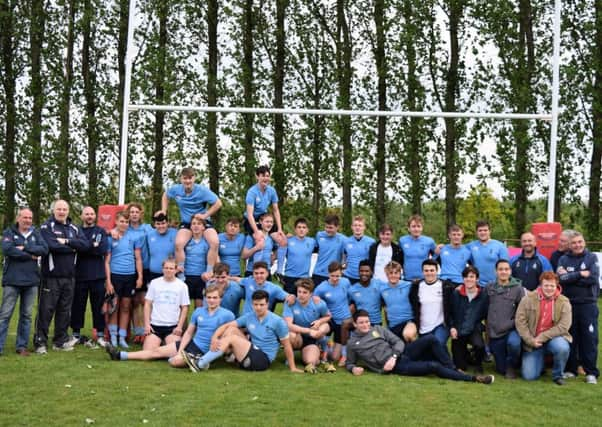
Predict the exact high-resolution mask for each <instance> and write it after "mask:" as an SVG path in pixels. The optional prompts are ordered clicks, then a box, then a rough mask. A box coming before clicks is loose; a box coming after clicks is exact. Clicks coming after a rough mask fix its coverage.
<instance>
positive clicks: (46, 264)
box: [34, 200, 90, 354]
mask: <svg viewBox="0 0 602 427" xmlns="http://www.w3.org/2000/svg"><path fill="white" fill-rule="evenodd" d="M40 231H41V234H42V237H43V238H44V240H46V243H47V244H48V249H49V252H48V255H45V256H44V257H42V286H41V287H40V297H39V300H38V316H37V318H36V333H35V336H34V346H35V351H36V353H38V354H46V353H47V351H48V350H47V345H48V328H49V326H50V322H51V320H52V318H53V317H55V319H54V338H53V344H54V345H53V347H52V348H53V349H54V350H64V351H69V350H73V346H74V345H75V344H76V343H77V342H78V339H77V338H69V336H68V335H67V328H68V327H69V322H70V320H71V305H72V304H73V293H74V291H75V261H76V259H77V251H85V250H87V249H88V247H89V246H90V241H89V240H88V239H87V238H86V236H85V235H84V233H83V231H82V230H81V229H80V228H79V227H77V226H75V225H74V224H73V223H72V222H71V218H69V204H68V203H67V202H66V201H65V200H57V201H55V202H54V203H53V204H52V215H51V216H50V218H48V220H47V221H46V222H45V223H44V224H42V226H41V227H40Z"/></svg>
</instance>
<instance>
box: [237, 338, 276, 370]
mask: <svg viewBox="0 0 602 427" xmlns="http://www.w3.org/2000/svg"><path fill="white" fill-rule="evenodd" d="M238 366H240V369H244V370H245V371H265V370H266V369H268V368H269V367H270V359H268V356H267V355H266V354H265V353H264V352H263V351H261V350H260V349H259V348H258V347H256V346H255V345H254V344H251V348H250V349H249V352H248V353H247V355H246V356H245V358H244V359H243V360H242V361H240V362H238Z"/></svg>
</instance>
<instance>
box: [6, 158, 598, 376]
mask: <svg viewBox="0 0 602 427" xmlns="http://www.w3.org/2000/svg"><path fill="white" fill-rule="evenodd" d="M256 177H257V184H255V185H254V186H252V187H251V188H250V189H249V190H248V192H247V195H246V199H245V204H246V211H245V212H244V214H243V218H242V221H241V219H239V218H229V219H228V220H227V221H226V224H225V230H224V232H222V233H219V234H218V232H217V231H216V229H215V228H214V226H213V224H212V223H211V216H212V215H215V213H216V212H217V211H218V210H219V209H220V208H221V206H222V202H221V200H220V199H219V198H218V196H217V195H216V194H215V193H214V192H212V191H211V190H209V189H208V188H207V187H205V186H203V185H200V184H197V183H195V171H194V169H192V168H185V169H183V170H182V173H181V177H180V180H181V183H180V184H176V185H173V186H171V187H169V188H168V189H166V191H165V193H164V194H163V197H162V203H161V204H162V207H161V210H159V211H157V212H155V213H154V215H153V218H152V226H151V225H150V224H145V223H144V222H143V217H144V212H143V207H142V205H141V204H139V203H130V204H128V205H127V207H126V209H124V210H123V211H121V212H119V213H117V214H116V218H115V226H114V228H113V229H111V230H110V231H105V230H104V229H103V228H101V227H99V226H98V225H97V224H96V212H95V210H94V209H93V208H92V207H89V206H87V207H84V208H83V210H82V212H81V225H75V224H74V223H72V221H71V218H70V216H69V204H68V203H67V202H66V201H64V200H57V201H55V202H54V203H53V205H52V214H51V216H50V218H49V219H48V220H47V221H46V222H44V223H43V224H42V225H41V226H40V227H39V228H36V227H34V226H33V216H32V212H31V210H29V209H28V208H21V209H20V210H19V211H18V213H17V220H16V224H14V225H13V226H11V227H9V228H7V229H6V230H5V231H4V233H3V237H2V252H3V255H4V269H3V276H2V285H3V293H2V305H1V307H0V354H1V353H2V350H3V349H4V345H5V342H6V338H7V334H8V328H9V323H10V319H11V317H12V314H13V311H14V309H15V307H16V303H17V300H19V299H20V305H19V306H20V309H19V320H18V326H17V334H16V335H17V336H16V352H17V354H18V355H20V356H29V355H30V352H29V350H28V348H29V345H28V344H29V337H30V329H31V322H32V317H33V316H32V314H33V313H32V312H33V306H34V301H35V299H36V296H37V301H38V305H37V315H36V319H35V324H34V334H33V351H34V352H35V353H37V354H46V353H47V352H48V345H49V344H48V333H49V326H50V323H51V321H52V319H53V318H54V322H55V326H54V336H53V339H52V349H53V350H55V351H70V350H73V349H74V347H75V346H76V344H85V345H88V346H92V347H95V346H100V347H104V348H105V349H106V351H107V353H108V355H109V357H110V358H111V359H112V360H116V361H126V360H154V359H167V360H168V362H169V364H170V365H171V366H173V367H176V368H186V367H188V368H189V369H190V370H192V371H194V372H199V371H202V370H206V369H208V368H209V366H210V364H211V363H212V362H213V361H214V360H216V359H218V358H222V357H223V358H224V359H225V360H226V362H229V363H236V364H237V365H238V366H239V367H240V368H241V369H245V370H250V371H262V370H266V369H268V368H269V366H270V365H271V364H272V363H273V362H274V360H275V359H276V357H277V354H278V352H279V351H280V349H282V350H283V352H284V356H285V359H286V364H287V366H288V369H290V370H291V371H293V372H303V371H304V372H306V373H317V372H335V371H336V369H337V367H339V368H345V369H346V370H348V371H349V372H351V373H352V374H353V375H362V374H363V373H364V370H365V369H368V370H370V371H374V372H378V373H382V374H385V373H395V374H399V375H414V376H418V375H429V374H435V375H437V376H439V377H442V378H447V379H451V380H458V381H470V382H474V383H482V384H491V383H493V381H494V375H485V374H484V371H483V363H484V362H489V361H492V362H493V363H494V364H495V371H496V372H497V373H499V374H501V375H504V376H505V377H506V378H508V379H516V378H518V377H519V376H522V378H524V379H525V380H535V379H537V378H539V377H540V376H541V375H542V373H543V372H545V369H546V365H550V366H549V368H550V369H551V379H552V381H553V382H554V383H556V384H558V385H563V384H565V383H566V381H567V380H568V379H571V378H576V377H578V376H579V375H581V376H583V377H584V378H585V382H586V383H588V384H596V383H597V378H598V376H599V371H598V368H597V358H598V305H597V300H598V294H599V283H598V281H599V265H598V261H597V257H596V256H595V254H593V253H591V252H590V251H589V250H588V249H587V248H586V244H585V241H584V238H583V235H582V234H581V233H579V232H577V231H573V230H564V231H563V232H562V234H561V235H560V238H559V247H558V250H557V251H556V252H554V254H553V255H552V257H551V259H550V260H548V259H547V258H546V257H544V256H543V255H541V254H540V253H538V251H537V248H536V239H535V236H534V235H533V234H532V233H529V232H526V233H524V234H523V235H522V236H521V252H520V254H519V255H515V256H514V257H512V258H510V257H509V254H508V249H507V248H506V246H505V245H504V244H503V243H502V242H500V241H497V240H494V239H492V238H491V226H490V224H489V223H488V222H487V221H479V222H477V224H476V235H477V240H475V241H473V242H470V243H468V244H464V243H463V239H464V231H463V229H462V228H461V227H460V226H458V225H451V226H450V227H449V228H448V238H449V243H447V244H436V243H435V241H434V240H433V239H432V238H430V237H427V236H424V235H423V234H422V231H423V226H424V224H423V219H422V218H421V217H420V216H419V215H413V216H411V217H410V218H409V220H408V222H407V227H408V234H407V235H404V236H403V237H401V238H400V239H399V243H398V244H397V243H395V242H394V241H393V229H392V227H391V226H390V225H388V224H382V225H381V226H380V227H379V229H378V240H375V239H373V238H371V237H369V236H366V235H365V230H366V223H365V219H364V218H363V217H361V216H356V217H354V218H353V222H352V226H351V228H352V235H351V236H349V237H346V236H344V235H342V234H340V233H339V232H338V229H339V218H338V217H337V216H336V215H327V216H326V217H325V218H324V229H323V230H321V231H318V232H317V233H316V234H315V237H309V227H308V221H307V220H306V219H305V218H297V219H296V221H295V223H294V233H293V234H289V235H287V234H285V233H284V231H283V228H282V221H281V217H280V211H279V208H278V196H277V194H276V191H275V189H274V188H273V187H272V186H271V185H270V178H271V177H270V170H269V168H268V167H267V166H260V167H258V168H257V169H256ZM170 200H174V201H175V203H176V204H177V206H178V208H179V212H180V221H181V222H180V224H179V226H178V227H177V229H176V228H175V227H171V226H170V223H169V220H168V216H167V212H168V207H169V203H170ZM241 228H242V230H241ZM314 254H317V255H314ZM312 259H313V261H312ZM241 265H244V266H245V267H244V268H243V269H241ZM88 299H89V300H90V307H91V311H92V319H93V328H94V330H95V331H96V332H95V334H94V339H88V338H86V337H84V336H82V335H80V332H81V330H82V328H83V326H84V319H85V311H86V307H87V305H88ZM243 300H244V303H243ZM279 303H280V304H282V316H280V315H277V314H275V313H274V309H275V306H276V304H279ZM191 304H193V306H194V310H190V309H189V307H190V305H191ZM241 305H242V307H241ZM190 311H192V315H191V316H189V312H190ZM69 328H71V335H70V334H69ZM448 341H451V344H450V345H449V346H448ZM128 342H129V343H128ZM132 342H134V343H137V344H141V345H142V350H139V351H128V350H129V345H130V344H131V343H132ZM448 348H449V349H450V350H451V352H450V350H448ZM295 351H299V353H300V354H299V355H298V356H296V355H295ZM450 353H451V354H450ZM299 360H301V361H302V363H303V369H299V368H297V363H298V361H299Z"/></svg>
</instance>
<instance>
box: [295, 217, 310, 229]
mask: <svg viewBox="0 0 602 427" xmlns="http://www.w3.org/2000/svg"><path fill="white" fill-rule="evenodd" d="M299 224H305V225H308V224H307V219H305V218H303V217H299V218H297V219H296V220H295V227H297V226H298V225H299Z"/></svg>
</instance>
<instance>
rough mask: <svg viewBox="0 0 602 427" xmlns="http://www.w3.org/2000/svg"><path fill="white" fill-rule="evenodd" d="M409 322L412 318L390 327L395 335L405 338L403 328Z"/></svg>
mask: <svg viewBox="0 0 602 427" xmlns="http://www.w3.org/2000/svg"><path fill="white" fill-rule="evenodd" d="M409 322H412V319H410V320H406V321H405V322H402V323H400V324H399V325H395V326H393V327H389V330H390V331H391V332H393V333H394V334H395V335H397V336H398V337H399V338H401V339H403V328H405V327H406V325H407V324H408V323H409Z"/></svg>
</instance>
